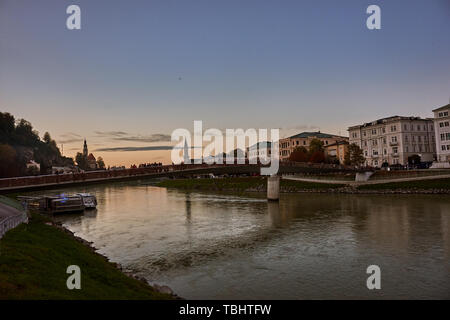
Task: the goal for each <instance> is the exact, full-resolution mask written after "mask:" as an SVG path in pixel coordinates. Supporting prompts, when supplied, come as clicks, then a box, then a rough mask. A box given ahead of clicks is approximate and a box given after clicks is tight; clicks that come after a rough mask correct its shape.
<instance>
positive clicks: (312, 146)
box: [309, 139, 323, 155]
mask: <svg viewBox="0 0 450 320" xmlns="http://www.w3.org/2000/svg"><path fill="white" fill-rule="evenodd" d="M317 151H321V152H323V142H322V141H320V140H319V139H312V140H311V142H310V143H309V153H310V155H313V154H314V153H315V152H317Z"/></svg>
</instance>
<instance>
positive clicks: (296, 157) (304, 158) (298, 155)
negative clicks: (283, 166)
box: [289, 147, 309, 162]
mask: <svg viewBox="0 0 450 320" xmlns="http://www.w3.org/2000/svg"><path fill="white" fill-rule="evenodd" d="M289 161H294V162H308V161H309V153H308V150H307V149H306V148H305V147H297V148H295V149H294V151H292V153H291V155H290V156H289Z"/></svg>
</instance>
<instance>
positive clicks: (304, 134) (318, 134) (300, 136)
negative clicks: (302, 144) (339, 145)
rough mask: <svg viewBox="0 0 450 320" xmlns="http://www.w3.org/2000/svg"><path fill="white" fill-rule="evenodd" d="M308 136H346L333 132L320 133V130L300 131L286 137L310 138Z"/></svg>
mask: <svg viewBox="0 0 450 320" xmlns="http://www.w3.org/2000/svg"><path fill="white" fill-rule="evenodd" d="M310 137H314V138H335V137H341V138H347V137H342V136H338V135H335V134H328V133H322V132H320V131H315V132H302V133H299V134H296V135H293V136H291V137H289V138H288V139H297V138H310Z"/></svg>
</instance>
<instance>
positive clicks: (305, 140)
mask: <svg viewBox="0 0 450 320" xmlns="http://www.w3.org/2000/svg"><path fill="white" fill-rule="evenodd" d="M313 139H318V140H320V141H322V142H323V145H324V147H326V146H328V145H331V144H334V143H336V142H338V141H348V138H347V137H342V136H338V135H334V134H328V133H322V132H320V131H318V132H302V133H299V134H296V135H294V136H291V137H289V138H284V139H280V141H279V148H280V160H281V161H287V160H289V156H290V155H291V153H292V152H293V151H294V150H295V148H298V147H305V148H306V149H308V148H309V144H310V143H311V140H313Z"/></svg>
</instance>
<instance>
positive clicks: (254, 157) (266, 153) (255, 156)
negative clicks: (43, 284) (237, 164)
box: [246, 141, 272, 163]
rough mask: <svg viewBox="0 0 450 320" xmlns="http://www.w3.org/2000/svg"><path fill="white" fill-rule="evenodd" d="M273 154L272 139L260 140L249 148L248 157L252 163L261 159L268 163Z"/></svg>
mask: <svg viewBox="0 0 450 320" xmlns="http://www.w3.org/2000/svg"><path fill="white" fill-rule="evenodd" d="M271 155H272V144H271V142H270V141H263V142H258V143H256V144H254V145H252V146H250V147H248V148H247V154H246V158H247V159H248V160H249V162H250V163H252V162H253V161H261V162H264V163H267V162H269V161H270V157H271Z"/></svg>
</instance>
